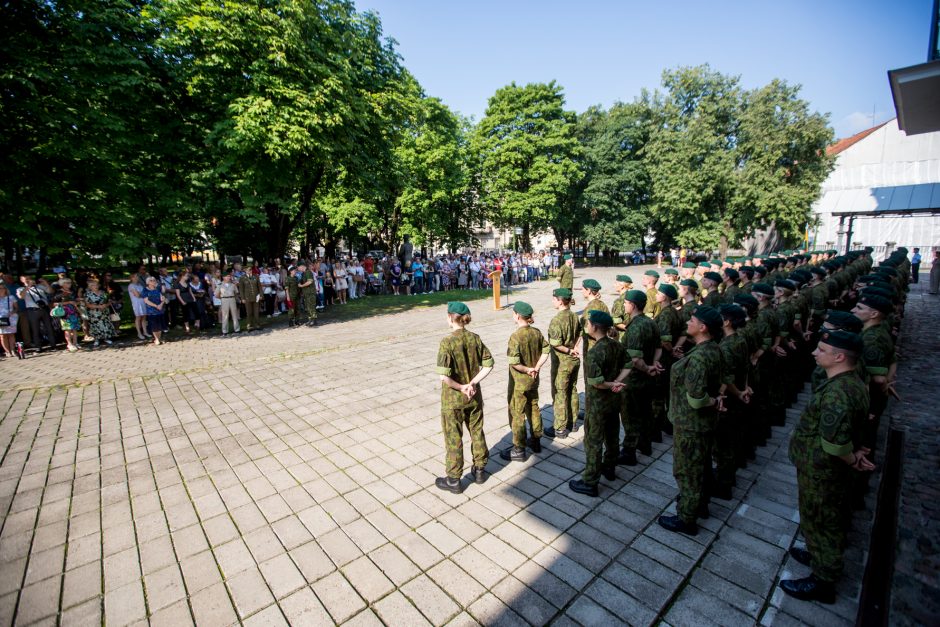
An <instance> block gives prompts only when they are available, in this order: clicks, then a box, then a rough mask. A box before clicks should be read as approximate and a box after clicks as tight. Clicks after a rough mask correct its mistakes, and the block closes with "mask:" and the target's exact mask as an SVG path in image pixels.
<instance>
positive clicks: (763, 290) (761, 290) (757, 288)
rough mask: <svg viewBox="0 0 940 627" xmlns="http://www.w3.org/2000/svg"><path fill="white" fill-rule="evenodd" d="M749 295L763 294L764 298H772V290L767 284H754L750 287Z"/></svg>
mask: <svg viewBox="0 0 940 627" xmlns="http://www.w3.org/2000/svg"><path fill="white" fill-rule="evenodd" d="M751 294H763V295H764V296H773V295H774V288H773V286H771V285H770V284H768V283H755V284H754V285H752V286H751Z"/></svg>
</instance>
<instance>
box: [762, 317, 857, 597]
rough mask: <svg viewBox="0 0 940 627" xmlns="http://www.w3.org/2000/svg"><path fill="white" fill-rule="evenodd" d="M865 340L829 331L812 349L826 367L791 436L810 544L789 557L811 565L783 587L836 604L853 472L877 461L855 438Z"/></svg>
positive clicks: (803, 525) (802, 521)
mask: <svg viewBox="0 0 940 627" xmlns="http://www.w3.org/2000/svg"><path fill="white" fill-rule="evenodd" d="M861 350H862V339H861V337H859V336H858V335H857V334H855V333H849V332H846V331H826V332H824V333H822V335H821V336H820V340H819V344H818V346H817V347H816V350H815V351H814V352H813V356H814V357H815V358H816V363H817V364H818V365H819V366H820V367H822V368H823V369H824V370H825V371H826V381H825V382H823V384H822V385H820V386H819V389H818V390H817V391H816V393H815V394H814V395H813V397H812V399H811V400H810V403H809V405H808V406H807V407H806V409H805V410H804V411H803V415H802V416H801V417H800V422H799V424H798V425H797V427H796V429H795V430H794V431H793V436H792V437H791V439H790V461H791V462H793V465H794V466H796V479H797V486H798V489H799V506H800V528H801V529H802V531H803V537H804V538H806V548H805V549H803V548H799V547H792V548H791V549H790V555H792V556H793V558H794V559H795V560H796V561H798V562H800V563H802V564H807V565H809V566H812V569H813V572H812V574H811V575H810V576H809V577H804V578H802V579H784V580H783V581H781V582H780V588H781V589H783V591H784V592H786V593H787V594H789V595H790V596H793V597H795V598H797V599H802V600H807V601H820V602H822V603H834V602H835V583H836V582H837V581H838V579H839V577H840V576H841V575H842V554H843V551H844V550H845V538H846V535H845V534H846V527H845V518H844V515H845V514H844V512H845V509H846V507H847V503H846V500H847V495H848V493H849V488H850V486H851V484H852V482H853V471H858V472H868V471H870V470H872V469H873V468H874V465H872V463H871V462H870V461H869V460H868V459H867V458H866V452H867V451H866V449H864V448H862V447H860V446H858V444H857V443H856V442H854V441H853V440H852V431H853V424H855V423H857V422H859V421H864V420H866V418H867V417H868V394H866V389H865V383H864V382H863V381H862V380H861V378H860V377H859V376H858V372H857V370H856V360H857V359H858V356H859V352H860V351H861Z"/></svg>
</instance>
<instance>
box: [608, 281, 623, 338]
mask: <svg viewBox="0 0 940 627" xmlns="http://www.w3.org/2000/svg"><path fill="white" fill-rule="evenodd" d="M626 294H627V293H626V292H624V293H623V294H621V295H620V296H618V297H617V299H616V300H615V301H614V303H613V304H612V305H611V306H610V317H611V318H613V319H614V326H616V325H618V324H623V323H624V321H626V319H627V311H626V308H625V307H624V304H623V300H624V298H623V297H624V296H626ZM617 339H619V340H622V339H623V331H621V330H619V329H617Z"/></svg>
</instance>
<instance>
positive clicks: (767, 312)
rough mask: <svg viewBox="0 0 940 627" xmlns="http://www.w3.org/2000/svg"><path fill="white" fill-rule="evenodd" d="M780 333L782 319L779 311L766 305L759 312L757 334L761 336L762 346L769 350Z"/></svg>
mask: <svg viewBox="0 0 940 627" xmlns="http://www.w3.org/2000/svg"><path fill="white" fill-rule="evenodd" d="M778 335H780V319H779V318H778V317H777V312H776V311H775V310H774V309H773V308H772V307H765V308H763V309H761V310H760V311H759V312H757V336H758V337H759V338H760V342H761V348H763V349H764V350H768V349H769V348H770V347H771V346H773V343H774V340H775V339H776V338H777V336H778Z"/></svg>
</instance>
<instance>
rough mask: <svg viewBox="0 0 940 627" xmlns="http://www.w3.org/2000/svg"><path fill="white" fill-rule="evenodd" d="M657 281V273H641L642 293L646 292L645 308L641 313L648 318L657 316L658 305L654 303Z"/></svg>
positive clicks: (651, 271) (649, 271)
mask: <svg viewBox="0 0 940 627" xmlns="http://www.w3.org/2000/svg"><path fill="white" fill-rule="evenodd" d="M658 281H659V273H658V272H656V271H655V270H647V271H646V272H644V273H643V291H644V292H646V308H645V309H644V310H643V313H644V314H645V315H646V316H649V317H650V318H655V317H656V316H657V315H659V303H658V302H656V283H657V282H658Z"/></svg>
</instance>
